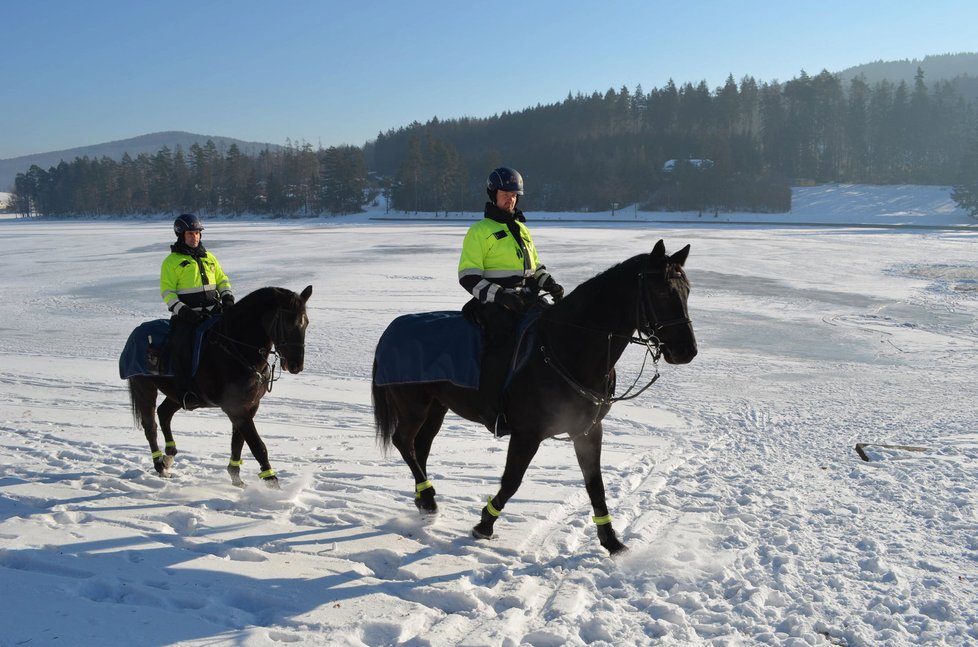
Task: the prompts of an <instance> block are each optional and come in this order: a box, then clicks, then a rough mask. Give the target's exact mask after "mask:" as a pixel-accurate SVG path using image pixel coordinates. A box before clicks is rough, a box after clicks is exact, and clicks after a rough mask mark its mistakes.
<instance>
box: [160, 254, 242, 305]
mask: <svg viewBox="0 0 978 647" xmlns="http://www.w3.org/2000/svg"><path fill="white" fill-rule="evenodd" d="M225 294H233V293H232V292H231V280H230V279H229V278H228V277H227V275H226V274H225V273H224V270H223V269H221V264H220V263H218V262H217V257H215V256H214V255H213V254H211V253H210V252H205V253H204V254H203V255H201V256H191V255H189V254H181V253H179V252H172V253H171V254H170V255H169V256H167V257H166V258H165V259H163V265H162V267H160V296H161V297H163V303H165V304H166V307H167V308H169V310H170V312H171V313H173V314H179V313H180V310H181V309H182V308H184V307H190V308H193V309H194V310H198V311H199V310H206V309H209V308H212V307H213V306H214V305H216V304H219V303H220V302H221V297H223V296H224V295H225Z"/></svg>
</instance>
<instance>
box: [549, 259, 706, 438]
mask: <svg viewBox="0 0 978 647" xmlns="http://www.w3.org/2000/svg"><path fill="white" fill-rule="evenodd" d="M647 275H648V273H647V272H639V274H638V294H639V298H638V299H637V300H636V317H635V318H636V325H635V329H636V331H637V332H638V335H637V336H634V335H619V334H617V333H613V332H609V333H607V335H608V337H607V339H608V343H607V350H606V358H607V371H606V372H605V391H604V393H600V392H598V391H595V390H594V389H590V388H588V387H586V386H584V385H583V384H581V383H580V382H579V381H577V380H576V379H574V376H572V375H571V374H570V372H569V371H568V370H567V369H566V368H564V366H563V365H561V363H560V362H558V361H557V359H556V358H555V357H554V356H553V355H552V354H548V353H547V347H546V346H545V345H542V346H540V352H541V353H542V354H543V362H544V363H545V364H546V365H547V366H550V367H551V368H552V369H553V370H554V372H556V373H557V375H559V376H560V377H561V379H563V380H564V382H566V383H567V384H568V385H569V386H570V387H571V388H572V389H574V390H575V391H576V392H577V393H578V395H580V396H581V397H583V398H584V399H585V400H588V401H589V402H590V403H591V404H593V405H594V406H595V407H597V410H596V411H595V415H594V416H593V418H592V420H591V426H593V425H595V424H597V422H598V420H600V418H601V410H602V408H607V409H610V408H611V405H612V404H614V403H615V402H620V401H622V400H632V399H634V398H637V397H638V396H640V395H641V394H642V393H644V392H645V391H646V390H647V389H648V388H649V387H650V386H652V385H653V384H655V382H656V380H658V379H659V359H660V358H661V357H662V342H661V340H660V339H659V338H658V336H656V333H657V332H659V331H661V330H662V329H663V328H668V327H670V326H680V325H687V324H689V323H691V321H690V319H689V317H676V318H674V319H667V320H665V321H661V320H660V319H659V317H658V315H657V314H656V312H655V306H654V304H653V303H652V300H651V299H649V298H647V296H646V292H645V289H644V281H645V278H646V276H647ZM551 323H560V324H562V325H565V326H568V327H574V328H579V329H581V330H588V331H591V332H604V331H599V330H595V329H593V328H588V327H586V326H580V325H577V324H571V323H564V322H551ZM615 338H618V339H624V340H625V343H626V346H627V345H628V344H636V345H639V346H644V347H645V356H644V357H643V358H642V367H641V369H639V373H638V375H637V376H636V377H635V381H634V382H632V384H631V386H629V387H628V388H627V389H625V392H624V393H622V394H621V395H619V396H615V395H614V394H613V393H612V391H613V390H614V380H612V379H610V378H611V372H612V369H613V368H614V367H613V364H612V361H611V342H612V340H613V339H615ZM650 357H651V358H652V366H653V368H654V370H655V375H653V376H652V379H651V380H649V382H648V383H647V384H646V385H645V386H643V387H641V388H640V389H638V390H637V391H635V387H636V385H637V384H638V383H639V380H641V379H642V375H643V374H644V373H645V366H646V364H647V363H648V360H649V358H650ZM589 429H590V428H589ZM586 433H587V432H585V434H586Z"/></svg>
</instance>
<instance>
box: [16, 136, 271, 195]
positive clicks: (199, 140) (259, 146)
mask: <svg viewBox="0 0 978 647" xmlns="http://www.w3.org/2000/svg"><path fill="white" fill-rule="evenodd" d="M207 140H211V141H213V142H214V144H215V145H216V146H217V149H218V150H219V151H221V152H224V151H225V150H227V149H228V148H230V146H231V144H237V145H238V148H239V149H241V152H242V153H245V154H246V155H257V154H258V153H259V152H261V151H263V150H265V149H266V148H269V149H271V150H273V151H274V150H278V149H280V148H282V147H281V146H278V145H276V144H264V143H261V142H246V141H242V140H240V139H233V138H231V137H216V136H213V135H197V134H194V133H185V132H181V131H175V130H174V131H167V132H162V133H152V134H149V135H140V136H139V137H131V138H129V139H120V140H118V141H114V142H107V143H105V144H94V145H92V146H82V147H81V148H69V149H68V150H63V151H52V152H50V153H35V154H34V155H24V156H21V157H11V158H8V159H0V191H6V190H8V189H11V188H12V187H13V184H14V178H16V177H17V174H18V173H25V172H26V171H27V169H29V168H30V167H31V166H32V165H34V164H37V165H38V166H40V167H41V168H42V169H44V170H47V169H49V168H50V167H52V166H57V165H58V163H59V162H61V160H64V161H66V162H70V161H72V160H74V159H75V158H76V157H86V156H87V157H89V158H91V159H101V158H102V157H108V158H110V159H114V160H120V159H122V156H123V155H124V154H126V153H129V156H130V157H136V156H137V155H139V154H140V153H146V154H149V155H155V154H156V153H158V152H159V151H160V149H161V148H163V147H164V146H168V147H169V148H170V150H171V151H173V150H176V147H177V146H180V147H181V148H182V149H183V152H184V154H185V155H186V153H187V151H188V150H190V147H191V146H193V145H194V144H199V145H201V146H203V145H204V144H206V143H207Z"/></svg>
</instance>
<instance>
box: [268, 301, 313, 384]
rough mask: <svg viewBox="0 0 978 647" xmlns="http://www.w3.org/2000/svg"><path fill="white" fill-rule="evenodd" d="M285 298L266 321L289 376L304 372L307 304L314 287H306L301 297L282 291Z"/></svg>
mask: <svg viewBox="0 0 978 647" xmlns="http://www.w3.org/2000/svg"><path fill="white" fill-rule="evenodd" d="M282 293H283V295H284V296H283V298H282V300H281V303H280V305H279V307H278V308H276V309H275V310H274V311H272V312H270V313H268V316H267V319H266V320H265V321H264V323H265V329H266V330H267V331H268V336H269V338H270V339H271V340H272V343H273V344H274V345H275V350H276V351H277V352H278V355H279V358H280V360H281V362H282V368H283V369H285V370H286V371H288V372H289V373H299V372H301V371H302V364H303V361H304V359H305V353H306V327H307V326H308V325H309V318H308V317H307V316H306V301H308V300H309V297H310V296H311V295H312V286H311V285H309V286H306V289H305V290H303V291H302V293H301V294H296V293H295V292H291V291H289V290H282Z"/></svg>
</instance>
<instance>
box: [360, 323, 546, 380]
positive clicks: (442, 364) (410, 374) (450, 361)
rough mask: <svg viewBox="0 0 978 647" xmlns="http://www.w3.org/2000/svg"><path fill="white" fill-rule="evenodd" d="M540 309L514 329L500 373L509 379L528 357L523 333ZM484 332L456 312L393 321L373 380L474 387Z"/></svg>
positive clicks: (381, 344) (377, 356)
mask: <svg viewBox="0 0 978 647" xmlns="http://www.w3.org/2000/svg"><path fill="white" fill-rule="evenodd" d="M539 313H540V311H539V310H537V309H534V310H531V311H530V313H528V314H527V316H526V317H525V318H524V319H523V322H522V323H521V324H520V328H519V332H518V341H517V343H516V350H515V353H516V354H515V356H514V358H512V361H511V362H510V363H509V366H510V367H511V369H512V370H508V371H507V374H506V375H505V376H503V379H504V382H508V381H509V377H510V375H511V374H512V372H513V371H515V370H517V369H518V368H519V367H520V366H521V364H522V363H523V362H525V360H526V357H527V356H528V355H529V348H531V347H532V344H529V343H528V337H529V335H528V334H527V333H528V331H530V330H531V325H532V323H533V322H534V321H535V320H536V317H537V315H538V314H539ZM482 348H483V332H482V329H481V328H480V327H479V326H477V325H476V324H474V323H472V322H471V321H470V320H469V319H467V318H466V317H465V316H464V315H463V314H462V312H460V311H454V310H453V311H437V312H421V313H416V314H407V315H401V316H400V317H397V318H396V319H394V320H393V321H392V322H391V323H390V325H389V326H387V330H385V331H384V334H383V335H381V337H380V341H378V342H377V350H376V351H375V353H374V363H375V366H376V370H375V373H374V384H376V385H377V386H391V385H394V384H415V383H419V382H450V383H451V384H454V385H455V386H459V387H462V388H464V389H478V388H479V380H480V373H481V360H482Z"/></svg>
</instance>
